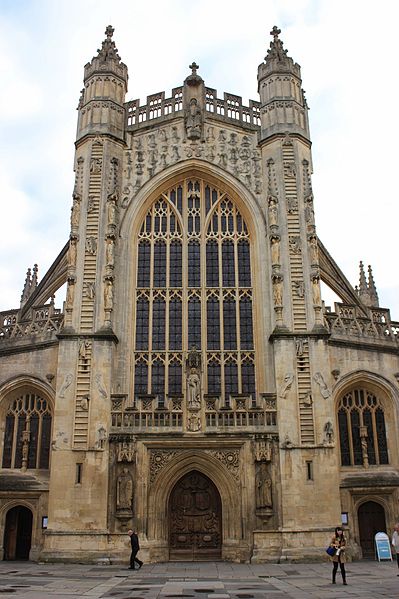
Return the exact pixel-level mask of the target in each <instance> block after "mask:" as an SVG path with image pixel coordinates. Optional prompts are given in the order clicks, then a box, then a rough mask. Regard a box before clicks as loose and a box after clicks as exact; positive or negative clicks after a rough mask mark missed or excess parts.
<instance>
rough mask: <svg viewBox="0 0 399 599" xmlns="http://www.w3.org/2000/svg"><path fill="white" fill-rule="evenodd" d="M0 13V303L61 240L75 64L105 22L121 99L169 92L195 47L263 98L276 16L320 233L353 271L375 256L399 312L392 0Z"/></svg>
mask: <svg viewBox="0 0 399 599" xmlns="http://www.w3.org/2000/svg"><path fill="white" fill-rule="evenodd" d="M0 17H1V22H2V40H3V41H2V51H1V53H0V72H1V82H2V89H1V94H0V139H1V143H0V186H1V187H0V189H1V194H2V201H1V214H2V219H1V222H2V226H1V236H0V281H1V293H0V310H6V309H9V308H16V307H18V306H19V301H20V295H21V291H22V287H23V283H24V279H25V273H26V270H27V268H28V267H32V266H33V264H34V263H35V262H37V263H38V265H39V279H40V278H41V277H42V276H43V275H44V274H45V272H46V270H47V269H48V267H49V266H50V265H51V263H52V262H53V260H54V259H55V257H56V256H57V254H58V253H59V251H60V250H61V249H62V247H63V246H64V244H65V242H66V241H67V238H68V234H69V215H70V207H71V195H72V188H73V181H74V176H73V157H74V145H73V143H74V139H75V132H76V117H77V112H76V106H77V103H78V99H79V92H80V90H81V88H82V87H83V67H84V65H85V64H86V63H87V62H88V61H89V60H91V58H92V57H93V56H94V55H95V54H96V50H97V48H99V47H100V46H101V42H102V40H103V39H104V37H105V35H104V31H105V27H106V25H108V24H112V25H113V26H114V27H115V34H114V40H115V42H116V45H117V48H118V50H119V54H120V56H121V58H122V60H123V61H124V62H125V63H126V64H127V66H128V68H129V91H128V96H127V98H126V99H127V100H128V99H134V98H140V99H141V100H142V103H144V102H145V98H146V96H147V95H149V94H152V93H155V92H158V91H162V90H165V91H166V94H167V97H168V96H169V94H170V91H171V89H172V87H176V86H178V85H181V83H182V82H183V80H184V78H185V77H186V76H187V74H188V73H189V69H188V65H189V64H190V63H191V62H192V61H193V60H195V61H196V62H197V63H198V64H199V65H200V70H199V73H200V74H201V76H202V77H203V78H204V80H205V83H206V85H208V86H209V87H213V88H216V89H217V90H218V96H219V97H223V92H231V93H234V94H237V95H240V96H242V97H243V101H244V104H247V101H248V99H249V98H251V99H254V100H258V94H257V80H256V76H257V67H258V64H259V63H260V62H262V60H263V59H264V56H265V54H266V50H267V48H268V46H269V43H270V39H271V37H270V35H269V32H270V30H271V28H272V27H273V25H278V26H279V27H280V28H281V30H282V33H281V38H282V40H283V41H284V46H285V48H287V49H288V54H289V56H292V57H293V59H294V60H295V61H296V62H298V63H299V64H300V65H301V67H302V79H303V87H304V89H305V90H306V96H307V100H308V104H309V107H310V115H309V116H310V127H311V136H312V142H313V166H314V176H313V190H314V195H315V210H316V225H317V232H318V235H319V237H320V239H321V240H322V241H323V243H324V245H325V246H326V247H327V249H328V251H329V252H330V253H331V254H332V256H333V258H334V259H335V261H336V262H337V263H338V265H339V266H340V267H341V269H342V270H343V271H344V273H345V275H346V276H347V278H348V279H349V280H350V282H351V283H352V284H353V285H355V284H357V283H358V278H359V274H358V271H359V266H358V265H359V261H360V260H363V262H364V264H365V265H366V267H367V265H368V264H371V265H372V267H373V273H374V279H375V282H376V285H377V290H378V293H379V297H380V305H381V306H383V307H386V308H390V309H391V316H392V318H393V319H394V320H395V319H396V320H399V280H398V276H397V272H398V268H397V256H398V249H397V246H398V241H397V240H398V225H399V208H398V205H399V202H398V187H397V180H396V174H397V171H398V170H399V167H398V148H397V144H398V139H399V124H398V122H399V114H398V91H399V79H398V75H397V70H398V66H397V63H398V46H399V41H398V34H397V27H398V17H399V2H397V1H396V0H392V1H391V0H379V1H378V2H374V1H371V0H342V1H341V0H249V1H248V2H242V1H240V2H239V1H237V0H229V1H226V0H197V1H196V2H189V0H162V1H161V0H152V2H143V1H142V0H140V1H137V0H112V2H110V1H109V0H107V1H105V0H36V1H35V0H0ZM61 299H63V298H62V297H60V298H58V301H57V300H56V304H57V305H60V300H61ZM326 299H329V297H326ZM328 303H330V302H328Z"/></svg>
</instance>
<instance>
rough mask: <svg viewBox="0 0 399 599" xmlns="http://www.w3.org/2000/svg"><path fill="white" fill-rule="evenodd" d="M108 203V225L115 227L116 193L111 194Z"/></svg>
mask: <svg viewBox="0 0 399 599" xmlns="http://www.w3.org/2000/svg"><path fill="white" fill-rule="evenodd" d="M107 204H108V227H111V228H115V227H116V224H117V207H116V195H115V194H111V195H110V196H109V197H108V200H107Z"/></svg>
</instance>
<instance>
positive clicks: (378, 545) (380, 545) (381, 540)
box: [374, 532, 392, 562]
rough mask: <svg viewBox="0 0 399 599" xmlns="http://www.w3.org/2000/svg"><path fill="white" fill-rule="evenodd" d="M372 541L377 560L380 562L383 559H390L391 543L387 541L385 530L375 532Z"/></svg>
mask: <svg viewBox="0 0 399 599" xmlns="http://www.w3.org/2000/svg"><path fill="white" fill-rule="evenodd" d="M374 542H375V551H376V553H377V558H378V561H379V562H380V561H381V560H383V559H390V560H391V561H392V553H391V543H390V542H389V537H388V535H387V534H386V533H385V532H377V534H376V535H375V537H374Z"/></svg>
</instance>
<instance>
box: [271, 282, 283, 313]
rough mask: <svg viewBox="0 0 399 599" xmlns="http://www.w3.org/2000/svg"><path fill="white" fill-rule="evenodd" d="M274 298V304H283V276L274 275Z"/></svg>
mask: <svg viewBox="0 0 399 599" xmlns="http://www.w3.org/2000/svg"><path fill="white" fill-rule="evenodd" d="M273 300H274V305H275V306H277V307H280V306H282V305H283V279H282V277H281V276H273Z"/></svg>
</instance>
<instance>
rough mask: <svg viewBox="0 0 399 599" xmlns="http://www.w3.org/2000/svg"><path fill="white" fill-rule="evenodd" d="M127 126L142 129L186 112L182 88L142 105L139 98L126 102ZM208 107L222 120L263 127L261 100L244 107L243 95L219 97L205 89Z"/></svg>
mask: <svg viewBox="0 0 399 599" xmlns="http://www.w3.org/2000/svg"><path fill="white" fill-rule="evenodd" d="M125 109H126V128H127V129H128V130H130V131H132V130H135V129H140V128H142V127H145V126H147V125H148V123H149V122H152V121H154V120H156V121H158V120H160V119H167V118H172V117H173V116H175V115H176V114H177V113H181V112H182V111H183V87H175V88H174V89H172V96H171V97H170V98H165V92H159V93H157V94H152V95H151V96H147V103H146V104H144V105H143V106H140V100H131V101H130V102H126V104H125ZM205 110H206V112H208V113H210V114H212V115H213V116H215V117H216V118H219V119H221V120H223V121H227V122H234V123H237V122H238V123H240V124H242V125H247V126H248V125H249V126H251V127H254V128H258V127H259V126H260V102H256V101H254V100H250V101H249V106H243V104H242V98H241V97H240V96H236V95H234V94H226V93H225V94H223V99H221V98H218V97H217V91H216V89H212V88H210V87H207V88H205Z"/></svg>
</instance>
